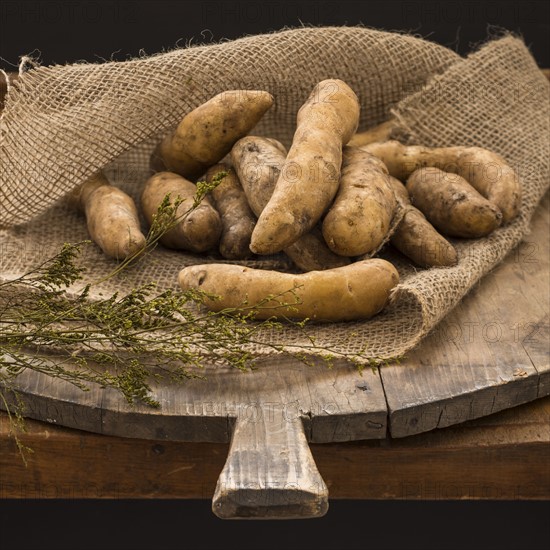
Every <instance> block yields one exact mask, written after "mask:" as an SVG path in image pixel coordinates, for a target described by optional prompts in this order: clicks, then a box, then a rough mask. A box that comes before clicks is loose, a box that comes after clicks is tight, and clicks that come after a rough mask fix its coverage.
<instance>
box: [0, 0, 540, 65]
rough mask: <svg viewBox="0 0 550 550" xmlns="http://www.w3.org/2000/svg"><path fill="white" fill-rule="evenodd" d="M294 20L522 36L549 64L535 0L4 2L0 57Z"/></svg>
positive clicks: (108, 49)
mask: <svg viewBox="0 0 550 550" xmlns="http://www.w3.org/2000/svg"><path fill="white" fill-rule="evenodd" d="M301 23H303V24H311V25H346V24H347V25H354V24H357V23H363V24H365V25H367V26H370V27H377V28H383V29H387V30H406V31H412V32H414V33H415V34H418V35H421V36H423V37H425V38H427V39H429V40H433V41H435V42H439V43H441V44H444V45H446V46H448V47H450V48H453V49H455V50H456V51H458V52H459V53H461V54H466V53H467V52H468V51H470V49H471V47H472V46H475V45H476V44H479V43H480V42H483V41H484V40H486V39H487V37H488V35H490V34H491V33H494V32H496V31H497V29H498V28H505V29H507V30H510V31H513V32H517V33H521V34H522V36H523V37H524V39H525V41H526V43H527V44H528V45H529V46H530V47H531V49H532V52H533V54H534V55H535V57H536V59H537V61H538V63H539V65H540V66H541V67H550V38H549V37H550V2H541V1H536V0H524V1H520V0H516V1H514V2H510V1H502V2H497V1H491V2H479V1H478V0H450V1H447V2H434V1H426V2H423V1H420V0H395V1H392V0H373V1H370V2H361V1H351V0H340V1H335V0H318V1H311V2H304V1H302V2H292V3H291V2H283V1H281V0H264V1H263V2H260V1H259V0H258V1H254V0H249V1H243V0H240V1H236V2H227V1H223V0H202V1H201V0H196V1H195V2H193V3H192V2H182V1H175V0H158V1H157V2H152V1H149V2H144V1H139V0H122V1H120V2H112V1H98V0H68V1H56V0H53V1H45V2H36V1H32V2H31V1H24V0H23V1H22V0H2V2H0V24H1V33H0V56H1V57H2V58H3V60H2V68H4V69H5V70H6V69H10V68H11V70H14V69H15V66H16V65H17V63H18V60H19V56H21V55H25V54H29V53H31V52H33V55H34V56H37V57H38V58H39V59H40V60H41V61H42V63H44V64H52V63H65V62H71V61H76V60H82V59H84V60H87V61H96V62H98V61H101V60H102V59H110V58H111V57H112V58H113V59H117V60H124V59H127V58H128V57H132V56H137V55H139V54H140V52H141V51H144V52H146V53H148V54H151V53H156V52H159V51H161V50H163V49H172V48H174V47H176V45H180V46H184V45H185V44H186V43H187V42H188V41H189V40H192V42H193V43H194V44H197V43H202V42H209V41H212V40H214V41H218V40H220V39H222V38H237V37H239V36H242V35H243V34H256V33H261V32H269V31H273V30H277V29H280V28H281V27H283V26H285V25H286V26H298V25H300V24H301Z"/></svg>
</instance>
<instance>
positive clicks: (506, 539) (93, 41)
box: [0, 0, 550, 550]
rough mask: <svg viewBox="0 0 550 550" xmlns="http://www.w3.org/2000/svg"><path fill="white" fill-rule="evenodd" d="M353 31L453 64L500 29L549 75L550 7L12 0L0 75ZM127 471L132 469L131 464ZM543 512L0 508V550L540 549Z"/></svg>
mask: <svg viewBox="0 0 550 550" xmlns="http://www.w3.org/2000/svg"><path fill="white" fill-rule="evenodd" d="M301 23H303V24H312V25H340V24H347V25H352V24H357V23H363V24H365V25H368V26H372V27H377V28H383V29H387V30H408V31H412V32H415V33H416V34H419V35H422V36H424V37H426V38H427V39H429V40H433V41H436V42H439V43H441V44H444V45H447V46H448V47H451V48H453V49H455V50H456V51H458V52H459V53H461V54H465V53H467V52H468V51H469V50H470V49H471V48H472V47H473V46H475V45H476V44H478V43H480V42H482V41H484V40H485V39H486V38H487V36H488V35H490V34H491V33H493V32H497V29H498V28H505V29H508V30H511V31H514V32H517V33H520V34H521V35H522V36H523V37H524V39H525V41H526V43H527V44H528V45H529V46H530V48H531V51H532V52H533V54H534V55H535V57H536V59H537V61H538V63H539V65H540V66H541V67H550V3H547V2H538V1H530V0H526V1H523V2H520V1H516V2H510V1H504V2H494V1H493V2H474V1H470V0H465V1H450V2H421V1H419V0H402V1H401V0H395V1H392V0H386V1H379V0H375V1H372V2H352V1H349V0H341V1H333V0H330V1H329V0H319V1H317V2H293V3H288V2H282V1H280V0H265V1H264V2H262V3H260V2H254V1H238V2H223V1H222V0H203V1H202V2H201V1H199V0H197V1H196V2H195V3H190V2H181V1H180V2H177V1H174V0H159V1H157V2H152V1H150V2H144V1H133V0H123V1H121V2H111V1H82V0H69V1H50V2H36V1H21V0H19V1H15V0H3V1H2V2H1V3H0V66H1V67H2V68H3V69H4V70H8V71H9V70H16V68H17V64H18V60H19V56H21V55H26V54H31V55H32V56H33V57H36V58H38V59H39V60H40V61H41V63H43V64H52V63H67V62H72V61H76V60H88V61H96V62H97V61H101V59H110V58H112V59H117V60H124V59H127V58H129V57H132V56H136V55H139V54H140V51H141V50H143V51H144V52H146V53H156V52H159V51H161V50H162V49H171V48H173V47H175V46H176V45H185V43H186V42H187V41H189V40H191V39H192V42H193V43H195V44H196V43H200V42H209V41H212V40H214V41H217V40H220V39H221V38H237V37H239V36H242V35H243V34H248V33H249V34H252V33H260V32H267V31H272V30H276V29H279V28H281V27H283V26H285V25H287V26H296V25H300V24H301ZM129 467H131V465H129ZM549 511H550V508H549V505H548V503H536V502H445V501H439V502H434V501H431V502H397V501H396V502H375V501H368V500H364V501H331V508H330V511H329V513H328V515H327V516H326V517H325V518H322V519H318V520H307V521H294V522H284V523H280V522H275V523H269V522H263V521H258V522H223V521H221V520H218V519H217V518H215V517H214V516H213V515H212V513H211V511H210V503H209V502H208V501H184V500H179V501H157V500H149V501H120V500H118V501H3V502H0V548H2V550H8V549H14V550H15V549H25V550H30V549H39V548H42V549H56V550H64V549H67V550H69V549H71V550H87V549H95V548H106V549H111V548H113V549H114V548H116V549H119V550H126V549H133V550H141V549H149V548H150V549H155V550H157V549H158V550H163V549H166V550H168V549H170V550H171V549H187V548H189V549H196V550H201V549H212V548H224V549H227V550H229V549H233V548H235V549H236V548H239V549H240V550H248V549H262V548H265V549H271V548H273V549H276V548H277V549H278V548H281V549H289V550H290V549H294V548H300V549H302V550H307V549H310V548H315V549H316V550H325V549H327V550H328V549H342V550H346V549H350V550H351V549H363V548H365V549H400V548H411V549H412V548H414V549H419V550H430V549H434V550H435V549H437V550H447V549H462V548H468V549H471V550H477V549H489V550H490V549H495V550H496V549H498V550H506V549H518V550H519V549H522V550H530V549H539V548H540V549H542V548H545V549H546V548H548V547H549V545H550V527H549V526H548V521H547V514H548V513H549Z"/></svg>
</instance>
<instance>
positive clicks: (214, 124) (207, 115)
mask: <svg viewBox="0 0 550 550" xmlns="http://www.w3.org/2000/svg"><path fill="white" fill-rule="evenodd" d="M272 105H273V96H272V95H271V94H270V93H268V92H264V91H259V90H229V91H226V92H223V93H221V94H218V95H216V96H214V97H213V98H212V99H210V100H209V101H207V102H206V103H203V104H202V105H201V106H200V107H197V108H196V109H194V110H193V111H191V112H190V113H189V114H187V115H186V116H185V117H183V119H182V121H181V122H180V123H179V124H178V127H177V128H176V130H175V131H174V132H172V133H170V134H169V135H167V136H166V137H165V138H164V139H163V140H162V141H161V143H160V144H159V145H158V147H157V148H156V149H155V151H154V152H153V154H152V156H151V167H152V168H153V170H154V171H170V172H176V173H177V174H179V175H181V176H183V177H185V178H187V179H190V180H195V179H196V178H198V177H200V176H202V175H203V174H204V173H205V172H206V170H207V169H208V168H210V167H211V166H213V165H214V164H217V163H218V162H220V160H221V159H222V158H223V157H225V155H227V154H228V153H229V151H230V150H231V147H232V146H233V144H234V143H235V142H236V141H237V140H239V139H240V138H242V137H243V136H245V135H246V134H248V133H249V132H250V130H252V128H254V126H256V124H257V123H258V122H259V121H260V119H261V118H262V116H263V115H264V114H265V113H266V111H267V110H268V109H269V108H270V107H271V106H272Z"/></svg>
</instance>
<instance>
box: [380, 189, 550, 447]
mask: <svg viewBox="0 0 550 550" xmlns="http://www.w3.org/2000/svg"><path fill="white" fill-rule="evenodd" d="M549 205H550V196H549V194H548V193H547V195H546V196H545V198H544V200H543V202H542V204H541V206H540V207H539V209H538V210H537V212H536V213H535V216H534V219H533V225H532V232H531V234H530V235H529V236H528V237H527V238H526V239H525V240H524V242H523V243H522V244H521V245H520V246H519V247H518V248H517V249H516V250H515V251H513V252H512V253H511V254H510V255H509V256H508V257H507V258H506V260H505V261H504V262H503V263H501V264H500V265H499V266H497V267H496V268H495V269H494V270H493V271H492V272H491V274H490V275H489V276H487V277H485V278H484V279H483V280H482V281H481V282H480V283H479V284H478V285H477V286H476V287H474V288H473V289H472V291H471V292H470V293H469V294H468V295H467V296H466V297H465V298H464V300H463V301H462V302H461V303H460V304H459V305H458V306H457V307H456V308H455V310H453V311H452V312H451V313H450V314H449V315H448V316H447V317H446V318H445V319H444V320H443V321H442V322H441V323H440V324H439V325H438V327H436V329H435V330H434V331H433V332H432V333H431V334H430V335H429V336H428V337H427V338H426V339H425V340H424V341H423V342H422V343H421V344H420V345H419V346H418V347H417V348H416V349H415V350H413V351H412V352H411V353H409V354H408V356H407V358H406V360H405V361H403V362H402V363H401V364H399V365H388V366H384V367H382V368H381V369H380V370H381V376H382V382H383V385H384V390H385V393H386V398H387V403H388V408H389V415H390V416H389V423H390V433H391V435H392V436H393V437H404V436H408V435H413V434H416V433H421V432H425V431H428V430H433V429H435V428H442V427H445V426H449V425H451V424H456V423H459V422H464V421H466V420H469V419H472V418H479V417H481V416H485V415H488V414H491V413H493V412H496V411H499V410H502V409H505V408H508V407H512V406H514V405H518V404H521V403H526V402H528V401H531V400H533V399H537V398H539V397H543V396H545V395H548V394H549V393H550V382H549V377H550V363H549V354H550V331H549V316H548V315H549V313H548V310H549V304H550V296H549V291H550V290H549V289H550V261H549V257H550V254H549V250H548V230H549V225H548V224H549Z"/></svg>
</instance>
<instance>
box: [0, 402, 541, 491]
mask: <svg viewBox="0 0 550 550" xmlns="http://www.w3.org/2000/svg"><path fill="white" fill-rule="evenodd" d="M21 438H22V442H23V443H24V444H26V445H28V446H29V447H31V448H33V449H34V453H32V454H29V455H28V456H27V460H28V466H25V465H24V463H23V461H22V460H21V457H20V455H19V453H18V451H17V448H16V446H15V442H14V440H13V438H12V437H11V436H10V434H9V422H8V421H7V416H6V414H5V413H0V498H22V499H36V498H38V499H49V498H66V499H73V498H109V499H122V498H130V499H136V498H138V499H139V498H147V499H150V498H153V499H154V498H159V499H160V498H169V499H173V498H199V499H211V498H212V496H213V495H214V492H215V488H216V480H217V478H218V476H219V472H220V471H222V469H223V466H224V462H225V460H226V456H227V455H228V444H222V443H194V442H192V443H186V442H178V441H164V440H158V441H152V440H144V439H129V438H122V437H114V436H102V435H96V434H93V433H89V432H84V431H81V430H75V429H71V428H64V427H62V426H54V425H52V424H48V423H46V422H39V421H34V420H28V421H27V432H26V433H25V434H22V436H21ZM549 451H550V398H544V399H539V400H537V401H534V402H532V403H528V404H525V405H521V406H519V407H515V408H513V409H508V410H506V411H501V412H499V413H495V414H492V415H490V416H487V417H484V418H481V419H477V420H473V421H470V422H466V423H463V424H461V425H458V426H452V427H449V428H444V429H441V430H434V431H432V432H427V433H424V434H419V435H415V436H410V437H406V438H402V439H392V438H387V439H383V440H368V441H357V442H349V443H331V444H312V445H311V452H312V454H313V457H314V459H315V463H316V464H317V467H318V469H319V472H320V473H321V475H322V478H323V479H324V480H325V482H326V485H327V487H328V489H329V491H330V498H331V499H341V498H354V499H364V498H368V499H407V500H423V499H427V500H434V499H485V500H487V499H549V498H550V475H549V474H548V454H549Z"/></svg>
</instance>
